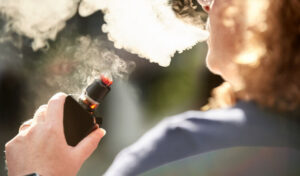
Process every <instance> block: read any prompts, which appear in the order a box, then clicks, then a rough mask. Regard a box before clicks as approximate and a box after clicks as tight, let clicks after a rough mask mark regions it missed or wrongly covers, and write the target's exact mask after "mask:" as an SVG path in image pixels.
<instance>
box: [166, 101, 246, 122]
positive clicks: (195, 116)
mask: <svg viewBox="0 0 300 176" xmlns="http://www.w3.org/2000/svg"><path fill="white" fill-rule="evenodd" d="M247 118H248V115H247V114H246V111H245V110H244V109H243V108H241V107H237V106H236V107H231V108H224V109H216V110H210V111H205V112H203V111H196V110H190V111H186V112H183V113H180V114H177V115H174V116H170V117H167V118H165V119H164V120H163V121H162V122H161V123H163V124H165V125H168V126H170V127H175V126H180V125H182V124H195V125H199V124H206V125H210V124H219V125H222V124H224V125H225V124H227V125H228V124H232V125H236V126H240V125H244V124H245V123H246V121H247Z"/></svg>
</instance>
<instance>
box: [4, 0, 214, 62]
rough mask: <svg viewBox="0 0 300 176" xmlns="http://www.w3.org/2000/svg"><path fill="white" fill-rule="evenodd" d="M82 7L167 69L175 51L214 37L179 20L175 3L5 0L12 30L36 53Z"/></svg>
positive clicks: (122, 43)
mask: <svg viewBox="0 0 300 176" xmlns="http://www.w3.org/2000/svg"><path fill="white" fill-rule="evenodd" d="M78 6H79V8H78ZM77 9H79V14H80V15H81V16H88V15H91V14H92V13H94V12H95V11H97V10H102V11H103V12H104V14H105V21H106V24H104V25H103V26H102V30H103V31H104V32H106V33H107V34H108V38H109V39H110V40H111V41H113V42H114V44H115V47H116V48H124V49H126V50H128V51H129V52H131V53H134V54H138V55H139V56H141V57H144V58H147V59H149V60H150V62H155V63H158V64H159V65H161V66H168V65H169V64H170V61H171V57H172V56H173V55H174V54H175V52H182V51H184V50H185V49H187V48H191V47H192V46H194V45H195V44H196V43H197V42H199V41H203V40H206V39H207V37H208V33H207V32H206V31H204V30H202V29H201V28H200V27H199V26H194V25H192V24H188V23H186V22H184V21H183V20H181V19H179V18H177V17H176V15H175V13H174V12H173V10H172V8H171V5H170V4H169V0H126V1H124V0H43V1H41V0H0V13H1V14H2V15H4V16H5V17H6V19H7V21H8V25H7V27H8V28H7V29H8V30H13V31H15V32H17V33H19V34H21V35H25V36H27V37H29V38H32V39H33V43H32V48H33V49H34V50H38V49H40V48H43V47H47V40H49V39H51V40H55V38H56V36H57V33H58V32H59V31H61V30H62V29H63V28H64V27H65V25H66V21H67V20H68V19H70V18H71V17H72V16H74V15H75V13H76V12H77ZM99 30H100V29H99Z"/></svg>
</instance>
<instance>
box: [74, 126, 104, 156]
mask: <svg viewBox="0 0 300 176" xmlns="http://www.w3.org/2000/svg"><path fill="white" fill-rule="evenodd" d="M105 134H106V131H105V130H104V129H102V128H97V129H96V130H94V131H93V132H92V133H90V134H89V135H88V136H87V137H85V138H84V139H83V140H82V141H81V142H80V143H79V144H78V145H77V146H76V147H75V148H74V150H75V155H77V156H78V157H79V158H82V159H83V161H85V160H86V159H87V158H88V157H89V156H90V155H91V154H92V153H93V152H94V150H96V148H97V146H98V143H99V142H100V140H101V139H102V138H103V136H104V135H105Z"/></svg>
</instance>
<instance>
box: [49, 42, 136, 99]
mask: <svg viewBox="0 0 300 176" xmlns="http://www.w3.org/2000/svg"><path fill="white" fill-rule="evenodd" d="M55 55H56V57H57V58H54V61H53V62H52V63H50V64H47V65H46V66H47V67H48V68H47V69H46V70H47V72H48V73H47V76H46V78H45V80H46V82H47V84H48V85H49V87H58V88H59V90H60V91H65V92H68V93H72V94H79V93H81V91H82V89H84V88H85V86H87V85H88V84H89V83H91V82H92V81H93V80H94V79H95V78H100V75H102V74H103V75H106V76H108V77H112V78H114V79H121V78H122V79H126V78H127V76H128V75H129V74H130V73H131V71H133V69H134V67H135V63H134V62H133V61H125V60H123V59H121V58H120V57H119V56H117V55H116V54H114V52H113V51H111V50H109V49H108V47H107V46H106V42H104V41H103V40H100V39H91V38H90V37H79V38H78V39H77V40H76V42H75V43H74V44H73V45H69V46H67V47H66V48H65V49H63V50H61V51H60V52H58V53H56V54H55ZM50 57H53V56H50Z"/></svg>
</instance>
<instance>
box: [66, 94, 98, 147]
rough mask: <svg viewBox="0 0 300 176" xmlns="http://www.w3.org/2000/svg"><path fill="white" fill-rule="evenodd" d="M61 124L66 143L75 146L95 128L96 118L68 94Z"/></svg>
mask: <svg viewBox="0 0 300 176" xmlns="http://www.w3.org/2000/svg"><path fill="white" fill-rule="evenodd" d="M97 121H98V120H97ZM63 124H64V133H65V137H66V141H67V143H68V145H70V146H76V145H77V144H78V143H79V142H80V141H81V140H82V139H83V138H84V137H86V136H87V135H88V134H89V133H91V132H92V131H93V130H94V129H95V128H96V118H95V117H94V115H92V114H90V113H89V112H88V111H87V110H86V109H84V108H83V107H82V106H81V105H80V104H79V103H78V102H77V101H76V100H75V99H74V98H73V97H72V96H70V95H69V96H67V98H66V100H65V105H64V119H63Z"/></svg>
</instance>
